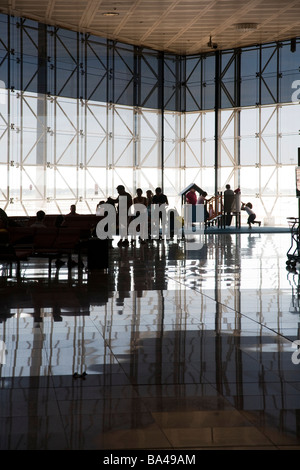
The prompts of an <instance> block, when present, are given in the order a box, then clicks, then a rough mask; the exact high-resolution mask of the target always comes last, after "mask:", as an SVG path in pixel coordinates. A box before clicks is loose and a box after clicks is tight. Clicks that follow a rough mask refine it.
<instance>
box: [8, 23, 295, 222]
mask: <svg viewBox="0 0 300 470" xmlns="http://www.w3.org/2000/svg"><path fill="white" fill-rule="evenodd" d="M299 65H300V44H299V43H298V41H296V48H294V49H292V48H291V41H289V40H287V41H285V42H282V43H272V44H265V45H262V46H255V47H252V48H251V47H249V48H243V49H236V50H228V51H222V52H214V53H211V54H207V55H198V56H188V57H181V56H175V55H172V54H163V53H160V52H156V51H153V50H148V49H141V48H137V47H135V46H131V45H125V44H120V43H116V42H113V41H108V40H105V39H102V38H99V37H94V36H90V35H86V34H80V33H76V32H73V31H68V30H64V29H61V28H55V27H53V26H47V25H43V24H39V23H37V22H35V21H31V20H27V19H22V18H15V17H8V16H6V15H0V144H1V152H0V206H1V207H2V208H4V209H5V210H6V211H7V213H8V214H9V215H13V214H18V215H25V214H27V215H28V214H29V215H32V214H34V213H35V212H36V211H37V210H38V209H41V208H42V209H44V210H45V211H46V213H48V214H50V213H58V212H62V213H66V212H68V211H69V206H70V204H72V203H76V204H77V206H78V211H79V212H81V213H89V212H91V213H94V212H95V208H96V204H97V203H98V202H99V200H105V199H106V198H107V197H108V196H115V195H116V189H115V188H116V186H117V185H118V184H124V185H125V186H126V188H127V189H128V190H129V191H130V192H131V193H132V194H133V195H134V194H135V191H136V189H137V188H138V187H141V188H142V189H143V191H144V192H145V191H146V190H147V189H152V190H154V189H155V187H156V186H162V188H163V190H164V192H165V193H166V194H167V195H168V198H169V201H170V205H171V206H176V207H177V208H180V202H181V198H180V191H182V190H183V189H184V188H185V187H186V186H188V185H189V184H191V183H194V182H195V183H196V184H198V186H200V187H201V188H203V189H204V190H206V191H207V192H208V195H209V196H212V195H214V194H216V193H217V192H221V191H224V189H225V185H226V184H227V183H229V184H230V185H231V186H232V187H233V188H236V187H238V186H239V187H240V188H241V191H242V200H243V201H244V202H248V201H251V202H252V203H253V206H254V208H255V211H256V213H257V215H258V218H259V219H261V220H262V221H263V222H264V223H265V224H271V225H273V224H276V225H278V224H283V225H286V217H287V216H297V215H298V204H297V200H296V197H295V167H296V166H297V164H298V148H299V147H300V136H299V124H298V123H299V122H300V120H299V117H300V106H299V99H300V92H299V93H298V90H300V80H299Z"/></svg>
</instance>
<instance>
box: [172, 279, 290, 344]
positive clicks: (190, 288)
mask: <svg viewBox="0 0 300 470" xmlns="http://www.w3.org/2000/svg"><path fill="white" fill-rule="evenodd" d="M167 277H169V278H170V279H171V280H172V281H173V282H177V283H178V284H180V285H183V286H184V287H185V288H187V289H189V290H190V291H194V292H197V293H198V294H199V295H200V296H203V297H206V298H208V299H210V300H213V301H214V302H216V303H219V304H220V305H222V306H223V307H225V308H227V309H229V310H231V311H232V312H233V313H236V312H237V313H238V314H239V315H241V316H243V317H244V318H247V319H248V320H250V321H251V322H253V323H254V324H256V325H259V326H261V327H262V328H265V329H266V330H268V331H270V332H272V333H274V334H275V335H276V336H280V337H282V338H284V339H285V340H287V341H289V342H290V343H293V341H292V340H291V339H290V338H288V337H287V336H286V335H284V334H282V333H280V332H278V331H276V330H274V329H273V328H270V327H268V326H267V325H264V324H263V323H261V322H259V321H258V320H255V319H254V318H251V317H249V316H248V315H246V314H245V313H242V312H238V311H237V310H235V309H234V308H232V307H230V306H228V305H225V304H223V303H222V302H219V301H217V300H216V299H214V298H213V297H211V296H209V295H207V294H205V293H203V292H200V291H198V290H197V288H196V287H190V286H188V285H186V284H185V283H183V282H180V281H178V280H177V279H174V278H172V277H170V276H167Z"/></svg>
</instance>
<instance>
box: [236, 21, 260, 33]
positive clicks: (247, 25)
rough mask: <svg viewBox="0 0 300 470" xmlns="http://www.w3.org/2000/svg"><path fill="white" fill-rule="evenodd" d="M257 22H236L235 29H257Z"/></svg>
mask: <svg viewBox="0 0 300 470" xmlns="http://www.w3.org/2000/svg"><path fill="white" fill-rule="evenodd" d="M257 26H258V24H257V23H236V24H235V25H234V27H235V29H238V30H242V31H253V30H254V29H257Z"/></svg>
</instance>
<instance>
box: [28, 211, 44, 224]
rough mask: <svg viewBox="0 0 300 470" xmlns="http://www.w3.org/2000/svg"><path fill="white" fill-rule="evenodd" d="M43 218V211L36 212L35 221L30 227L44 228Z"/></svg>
mask: <svg viewBox="0 0 300 470" xmlns="http://www.w3.org/2000/svg"><path fill="white" fill-rule="evenodd" d="M45 217H46V214H45V212H44V211H38V212H37V213H36V221H35V222H34V223H33V224H32V225H31V227H36V228H40V227H42V228H46V224H45Z"/></svg>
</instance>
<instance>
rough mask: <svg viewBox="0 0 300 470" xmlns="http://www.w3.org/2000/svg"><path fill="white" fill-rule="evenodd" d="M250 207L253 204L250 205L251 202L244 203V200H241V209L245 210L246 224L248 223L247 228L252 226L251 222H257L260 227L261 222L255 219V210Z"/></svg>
mask: <svg viewBox="0 0 300 470" xmlns="http://www.w3.org/2000/svg"><path fill="white" fill-rule="evenodd" d="M252 207H253V206H252V204H251V202H248V203H247V204H245V203H244V202H242V207H241V210H242V211H246V212H247V214H248V220H247V224H248V225H249V228H252V224H258V225H259V227H260V225H261V222H260V221H256V220H255V219H256V214H255V212H254V211H253V209H252Z"/></svg>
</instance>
